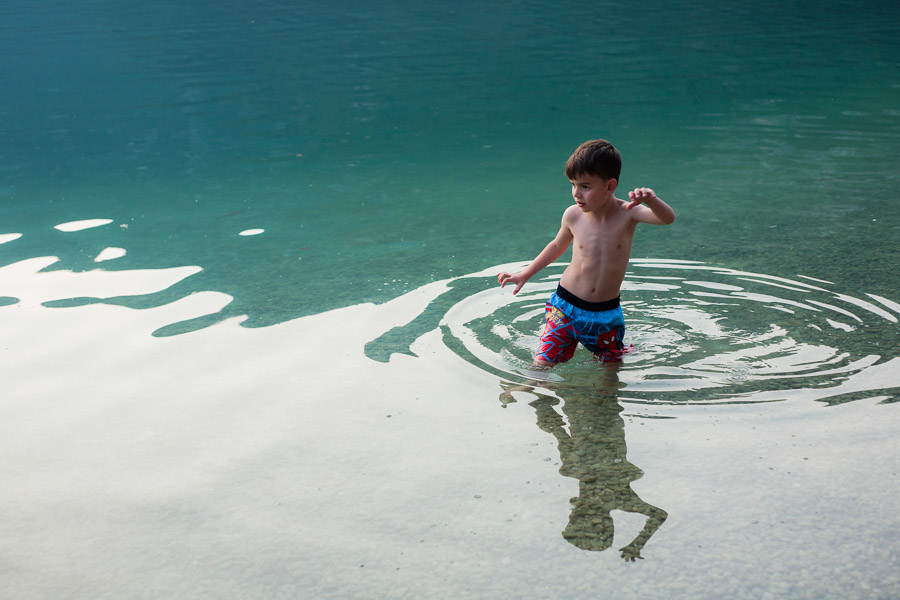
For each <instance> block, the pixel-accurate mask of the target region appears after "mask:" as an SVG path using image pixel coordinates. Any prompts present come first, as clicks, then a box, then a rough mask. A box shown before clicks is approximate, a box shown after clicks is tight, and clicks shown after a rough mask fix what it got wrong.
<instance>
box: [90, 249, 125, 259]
mask: <svg viewBox="0 0 900 600" xmlns="http://www.w3.org/2000/svg"><path fill="white" fill-rule="evenodd" d="M123 256H125V248H112V247H110V248H104V249H103V250H101V251H100V254H98V255H97V258H95V259H94V262H103V261H106V260H115V259H117V258H122V257H123Z"/></svg>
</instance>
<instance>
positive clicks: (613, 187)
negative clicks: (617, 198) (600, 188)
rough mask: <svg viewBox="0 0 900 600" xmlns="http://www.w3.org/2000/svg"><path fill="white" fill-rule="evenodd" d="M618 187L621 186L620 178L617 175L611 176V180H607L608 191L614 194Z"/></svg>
mask: <svg viewBox="0 0 900 600" xmlns="http://www.w3.org/2000/svg"><path fill="white" fill-rule="evenodd" d="M617 187H619V180H618V179H616V178H615V177H610V178H609V181H607V182H606V191H608V192H609V193H610V194H612V193H613V192H615V191H616V188H617Z"/></svg>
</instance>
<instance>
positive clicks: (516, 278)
mask: <svg viewBox="0 0 900 600" xmlns="http://www.w3.org/2000/svg"><path fill="white" fill-rule="evenodd" d="M526 281H528V278H527V277H523V276H522V272H521V271H519V272H518V273H507V272H506V271H504V272H502V273H499V274H498V275H497V282H498V283H500V287H505V286H506V284H507V283H514V284H516V287H515V289H514V290H513V296H515V295H516V294H518V293H519V290H521V289H522V286H523V285H525V282H526Z"/></svg>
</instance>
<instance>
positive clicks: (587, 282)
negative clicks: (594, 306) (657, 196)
mask: <svg viewBox="0 0 900 600" xmlns="http://www.w3.org/2000/svg"><path fill="white" fill-rule="evenodd" d="M625 206H626V203H625V202H624V201H622V200H618V199H617V200H616V204H615V205H614V207H612V208H611V209H610V210H608V211H606V212H605V213H604V214H602V215H599V214H596V213H585V212H582V210H581V209H579V208H578V207H577V206H573V207H570V208H569V209H568V210H567V211H566V214H565V215H564V217H563V221H564V223H566V224H567V225H568V227H569V229H570V231H571V232H572V237H573V239H572V262H571V263H569V266H568V267H566V270H565V272H563V275H562V279H560V285H562V286H563V287H565V288H566V289H568V290H569V291H570V292H572V293H573V294H575V295H576V296H578V297H579V298H581V299H583V300H586V301H588V302H603V301H606V300H611V299H613V298H615V297H617V296H618V295H619V288H620V287H621V285H622V280H623V279H624V278H625V272H626V270H627V269H628V259H629V257H630V256H631V245H632V241H633V240H634V231H635V226H636V225H637V222H636V221H634V220H633V219H631V217H630V215H629V214H628V212H627V210H626V208H625ZM573 209H574V210H573Z"/></svg>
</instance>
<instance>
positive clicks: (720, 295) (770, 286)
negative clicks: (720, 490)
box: [366, 259, 900, 403]
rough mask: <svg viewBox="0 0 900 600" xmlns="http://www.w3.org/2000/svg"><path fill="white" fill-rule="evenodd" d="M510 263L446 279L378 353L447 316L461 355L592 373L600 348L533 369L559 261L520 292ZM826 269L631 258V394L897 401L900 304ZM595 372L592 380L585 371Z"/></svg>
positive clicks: (515, 372)
mask: <svg viewBox="0 0 900 600" xmlns="http://www.w3.org/2000/svg"><path fill="white" fill-rule="evenodd" d="M521 266H523V265H503V266H498V267H494V268H492V269H487V270H485V271H482V272H479V273H473V274H470V275H465V276H462V277H457V278H454V279H451V280H447V281H446V282H444V285H443V286H441V287H440V288H439V289H440V290H441V291H440V293H438V294H437V295H436V296H435V297H434V298H433V299H432V300H431V302H430V303H429V304H428V305H427V306H426V307H425V309H424V310H423V311H421V312H420V313H419V314H417V315H415V316H414V317H413V318H412V319H411V320H410V321H409V322H408V323H407V324H406V325H403V326H400V327H396V328H394V329H392V330H391V331H389V332H386V333H385V334H384V335H383V336H381V337H380V338H378V339H377V340H374V341H372V342H370V343H369V345H368V346H367V348H366V351H367V354H368V355H369V357H370V358H373V359H375V360H388V359H389V357H390V355H391V354H393V353H397V352H403V353H407V354H412V352H411V351H410V346H411V345H412V342H413V341H415V339H417V338H418V337H420V336H421V335H423V334H424V333H426V332H428V331H430V330H433V329H434V328H437V327H440V329H441V330H442V332H443V341H444V343H445V344H446V345H447V347H449V348H450V349H452V350H453V351H454V352H455V353H456V354H457V355H458V356H459V357H461V358H462V359H463V360H465V361H467V362H469V363H471V364H473V365H476V366H478V367H479V368H481V369H483V370H485V371H488V372H491V373H493V374H496V375H498V376H500V377H502V378H504V379H508V380H512V381H521V382H525V381H533V380H535V379H537V380H540V379H550V380H565V381H566V383H567V384H568V383H571V382H572V381H579V380H584V381H589V380H590V378H589V377H585V374H586V373H590V372H592V371H594V370H596V369H597V368H598V367H597V364H596V362H595V360H594V358H593V356H592V355H591V354H590V353H589V352H588V351H586V350H584V349H579V350H578V352H576V354H575V358H574V359H573V360H572V361H570V362H569V363H567V364H565V365H561V366H559V367H557V368H555V369H553V370H552V371H550V372H545V371H535V370H534V369H532V367H531V360H532V359H531V357H532V354H533V352H534V350H535V349H536V348H537V345H538V335H539V331H540V327H541V324H542V322H543V314H544V303H545V301H546V299H547V297H548V296H549V294H550V293H551V292H552V291H553V289H555V287H556V285H557V281H558V279H559V277H560V275H561V272H562V268H563V265H553V266H551V267H550V268H548V269H547V270H545V272H544V276H543V277H542V278H541V279H539V280H536V281H532V282H529V284H528V285H527V286H526V288H525V289H523V290H522V292H520V293H519V294H518V295H516V296H513V295H512V293H511V292H510V291H509V290H508V289H501V288H499V287H498V286H497V285H496V279H495V278H494V274H495V273H496V272H498V271H500V270H508V269H509V268H513V269H516V268H520V267H521ZM834 287H835V284H831V283H829V282H827V281H825V280H824V279H818V278H813V277H809V276H800V275H798V276H797V277H796V278H786V277H781V276H776V275H767V274H762V273H751V272H746V271H740V270H736V269H731V268H727V267H723V266H720V265H709V264H704V263H699V262H695V261H680V260H671V259H669V260H651V259H636V260H632V261H631V263H630V266H629V272H628V274H627V276H626V278H625V281H624V283H623V286H622V298H623V300H622V306H623V310H624V313H625V321H626V327H627V333H626V340H625V341H626V343H631V344H633V345H634V347H635V349H634V351H633V352H631V353H629V354H628V355H627V356H626V357H625V359H624V361H623V362H622V364H621V365H620V366H619V367H618V382H619V383H618V385H619V387H620V390H619V395H620V399H621V400H623V401H630V402H642V403H737V402H741V403H745V402H771V401H779V400H788V399H796V398H804V399H813V400H822V401H826V402H829V403H840V402H846V401H849V400H853V399H858V398H864V397H879V398H881V399H883V400H884V401H893V400H894V398H895V397H896V396H897V393H898V391H900V357H898V356H897V354H898V353H897V349H898V344H897V338H898V333H900V327H898V315H900V310H898V308H900V305H898V304H897V303H895V302H893V301H891V300H889V299H887V298H882V297H880V296H874V295H871V294H867V295H866V296H867V297H868V299H863V298H860V297H857V296H854V295H850V294H847V293H844V292H842V291H840V290H836V289H834ZM586 384H587V383H586Z"/></svg>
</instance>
